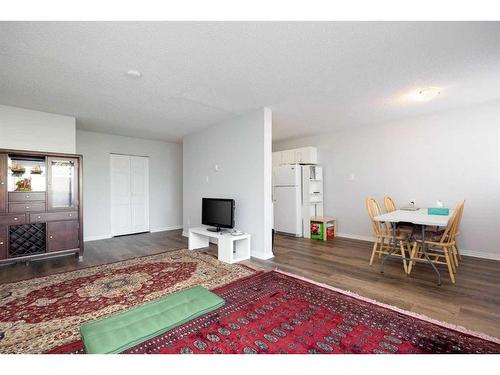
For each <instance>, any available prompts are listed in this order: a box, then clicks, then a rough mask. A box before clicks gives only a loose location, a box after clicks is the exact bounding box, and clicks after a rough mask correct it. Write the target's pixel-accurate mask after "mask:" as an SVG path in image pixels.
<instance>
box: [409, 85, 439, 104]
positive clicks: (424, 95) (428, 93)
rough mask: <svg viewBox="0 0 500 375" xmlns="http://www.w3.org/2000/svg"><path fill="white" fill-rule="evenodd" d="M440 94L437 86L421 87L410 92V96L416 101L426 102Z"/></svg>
mask: <svg viewBox="0 0 500 375" xmlns="http://www.w3.org/2000/svg"><path fill="white" fill-rule="evenodd" d="M439 95H441V89H440V88H439V87H422V88H419V89H417V90H415V91H414V92H413V93H411V94H410V97H411V98H412V99H413V100H416V101H417V102H428V101H430V100H432V99H435V98H437V97H438V96H439Z"/></svg>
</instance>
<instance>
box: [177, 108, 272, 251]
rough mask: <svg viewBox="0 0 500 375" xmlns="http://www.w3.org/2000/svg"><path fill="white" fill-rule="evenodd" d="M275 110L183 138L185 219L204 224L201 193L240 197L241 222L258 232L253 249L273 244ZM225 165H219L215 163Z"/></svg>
mask: <svg viewBox="0 0 500 375" xmlns="http://www.w3.org/2000/svg"><path fill="white" fill-rule="evenodd" d="M271 131H272V113H271V110H269V109H261V110H258V111H255V112H252V113H250V114H247V115H245V116H241V117H239V118H237V119H234V120H231V121H227V122H224V123H222V124H218V125H214V126H210V127H208V128H205V129H204V130H202V131H200V132H197V133H193V134H190V135H188V136H186V137H184V139H183V165H184V168H183V170H184V172H183V176H184V182H183V192H184V194H183V212H184V215H183V225H184V230H185V231H186V232H187V229H188V228H189V227H195V226H199V225H200V222H201V199H202V198H203V197H207V198H232V199H235V200H236V209H235V226H236V228H238V229H240V230H242V231H244V232H246V233H250V234H251V235H252V241H251V243H252V245H251V254H252V256H254V257H258V258H262V259H267V258H270V257H272V256H273V255H272V250H271V229H272V225H271V217H272V210H271V207H272V202H271V157H272V154H271V136H272V133H271ZM215 165H218V166H219V170H218V171H215V168H214V166H215Z"/></svg>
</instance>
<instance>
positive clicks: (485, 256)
mask: <svg viewBox="0 0 500 375" xmlns="http://www.w3.org/2000/svg"><path fill="white" fill-rule="evenodd" d="M337 237H343V238H350V239H353V240H361V241H368V242H373V241H374V238H373V237H371V236H361V235H358V234H349V233H337ZM459 245H460V244H459ZM460 254H462V255H465V256H469V257H475V258H482V259H492V260H500V253H490V252H486V251H477V250H466V249H460Z"/></svg>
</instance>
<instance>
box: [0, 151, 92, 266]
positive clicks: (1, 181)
mask: <svg viewBox="0 0 500 375" xmlns="http://www.w3.org/2000/svg"><path fill="white" fill-rule="evenodd" d="M82 210H83V207H82V157H81V155H69V154H56V153H41V152H32V151H19V150H0V263H6V262H15V261H27V260H31V259H36V258H43V257H45V256H54V255H57V254H61V255H65V254H68V253H76V254H78V255H79V256H80V259H81V258H82V256H83V225H82V219H83V215H82V212H83V211H82Z"/></svg>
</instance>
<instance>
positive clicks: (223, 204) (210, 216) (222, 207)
mask: <svg viewBox="0 0 500 375" xmlns="http://www.w3.org/2000/svg"><path fill="white" fill-rule="evenodd" d="M201 223H202V224H204V225H209V226H212V227H215V228H208V229H207V230H209V231H211V232H219V231H220V230H221V228H233V227H234V199H219V198H202V203H201Z"/></svg>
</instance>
